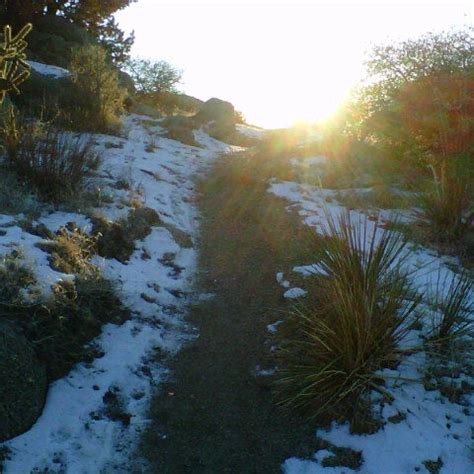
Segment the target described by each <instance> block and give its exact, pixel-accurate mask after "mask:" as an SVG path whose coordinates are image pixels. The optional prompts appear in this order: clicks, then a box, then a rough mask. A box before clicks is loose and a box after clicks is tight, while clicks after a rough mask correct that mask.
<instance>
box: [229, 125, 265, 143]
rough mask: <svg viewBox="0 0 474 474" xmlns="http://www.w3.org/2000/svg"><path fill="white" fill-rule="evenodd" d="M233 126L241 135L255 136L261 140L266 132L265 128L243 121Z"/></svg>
mask: <svg viewBox="0 0 474 474" xmlns="http://www.w3.org/2000/svg"><path fill="white" fill-rule="evenodd" d="M235 128H236V129H237V131H238V132H239V133H241V134H242V135H245V136H246V137H249V138H256V139H258V140H262V139H263V138H264V137H265V134H266V130H264V129H263V128H259V127H255V126H253V125H246V124H243V123H238V124H237V125H236V126H235Z"/></svg>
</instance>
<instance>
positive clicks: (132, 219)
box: [92, 207, 161, 263]
mask: <svg viewBox="0 0 474 474" xmlns="http://www.w3.org/2000/svg"><path fill="white" fill-rule="evenodd" d="M92 221H93V224H94V234H95V235H96V236H97V251H98V253H99V255H100V256H102V257H105V258H115V259H117V260H118V261H119V262H122V263H125V262H126V261H127V260H128V259H129V258H130V256H131V255H132V253H133V251H134V250H135V242H134V241H135V240H141V239H144V238H145V237H146V236H147V235H148V234H149V233H150V232H151V227H152V226H153V225H157V224H160V223H161V219H160V217H159V216H158V214H157V213H156V211H155V210H153V209H151V208H149V207H143V208H139V209H132V210H131V211H130V212H129V213H128V216H127V218H126V219H120V220H118V221H115V222H112V221H108V220H107V219H105V218H103V217H94V218H93V219H92Z"/></svg>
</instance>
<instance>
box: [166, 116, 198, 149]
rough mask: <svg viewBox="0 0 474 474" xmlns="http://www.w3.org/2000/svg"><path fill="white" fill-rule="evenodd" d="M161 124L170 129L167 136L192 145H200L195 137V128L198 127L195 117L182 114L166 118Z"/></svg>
mask: <svg viewBox="0 0 474 474" xmlns="http://www.w3.org/2000/svg"><path fill="white" fill-rule="evenodd" d="M160 125H162V126H163V127H165V128H166V129H167V130H168V131H167V133H166V137H167V138H170V139H171V140H177V141H179V142H181V143H184V144H186V145H191V146H199V144H198V143H197V142H196V140H195V138H194V133H193V130H194V129H195V128H197V126H196V124H195V123H194V121H193V119H192V118H190V117H184V116H182V115H174V116H171V117H167V118H165V119H164V120H163V121H162V122H161V123H160Z"/></svg>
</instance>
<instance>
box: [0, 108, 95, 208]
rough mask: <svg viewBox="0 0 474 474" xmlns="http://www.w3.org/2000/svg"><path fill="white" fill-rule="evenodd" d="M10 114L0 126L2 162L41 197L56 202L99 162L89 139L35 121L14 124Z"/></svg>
mask: <svg viewBox="0 0 474 474" xmlns="http://www.w3.org/2000/svg"><path fill="white" fill-rule="evenodd" d="M12 114H13V112H12V113H11V114H9V118H8V119H7V120H6V121H5V122H4V126H3V127H2V129H1V130H0V132H1V135H2V139H3V143H4V146H5V148H6V152H7V153H6V165H7V166H8V167H9V168H10V169H12V170H13V171H15V172H16V174H17V175H18V176H19V178H21V179H23V180H26V181H27V182H28V183H29V184H31V185H32V186H33V187H34V189H35V190H36V191H37V193H38V195H39V197H40V198H41V199H43V200H45V201H52V202H59V201H61V200H62V199H64V198H66V197H68V196H70V195H72V194H73V193H74V192H76V191H78V190H79V189H81V187H82V185H83V184H84V181H85V179H86V177H87V175H88V174H89V173H90V172H91V171H93V170H94V169H96V168H97V167H98V166H99V162H100V160H99V157H98V156H97V155H96V154H94V153H93V152H92V141H91V140H87V139H86V138H85V137H84V136H73V135H72V134H70V133H67V132H62V131H59V130H57V129H56V128H55V127H53V126H52V125H50V124H41V123H39V122H37V121H29V122H26V123H25V124H22V125H18V124H17V122H16V119H15V116H14V115H12Z"/></svg>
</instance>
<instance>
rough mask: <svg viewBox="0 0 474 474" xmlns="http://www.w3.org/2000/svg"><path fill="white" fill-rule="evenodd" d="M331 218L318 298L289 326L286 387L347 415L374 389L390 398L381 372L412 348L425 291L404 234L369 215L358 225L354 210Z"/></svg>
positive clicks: (325, 411)
mask: <svg viewBox="0 0 474 474" xmlns="http://www.w3.org/2000/svg"><path fill="white" fill-rule="evenodd" d="M326 219H327V225H324V226H323V229H322V238H318V239H317V242H316V245H315V247H316V249H315V254H316V255H315V256H316V257H317V259H318V268H319V270H320V273H321V274H320V276H317V277H315V294H316V295H317V301H318V304H317V305H316V306H314V307H311V308H305V307H299V308H296V309H295V310H294V311H293V313H292V314H291V315H290V317H289V318H288V320H287V321H286V322H285V324H284V325H283V328H282V340H281V348H280V353H279V354H280V358H281V361H282V364H283V369H282V371H281V379H280V381H279V385H278V386H279V387H280V389H281V390H282V394H283V400H282V403H283V404H288V405H291V406H294V407H296V408H299V409H303V410H305V411H307V412H309V414H310V415H311V416H319V415H330V416H333V415H334V416H336V417H338V418H343V417H344V416H350V415H351V412H353V411H354V407H357V406H362V405H363V403H362V402H363V401H364V398H365V397H366V396H367V394H368V393H369V392H370V391H371V390H375V391H378V392H380V393H382V394H384V395H385V396H387V397H388V398H390V396H389V395H388V394H387V393H386V391H385V390H384V389H383V385H384V381H383V376H382V375H380V374H378V373H377V371H378V370H380V369H383V368H385V367H393V366H394V364H397V363H398V362H399V360H400V358H401V356H402V354H403V353H404V351H403V349H402V348H401V347H400V345H399V343H400V342H401V341H403V339H404V337H405V335H406V334H407V332H408V331H409V328H410V326H411V324H413V322H414V321H416V319H417V316H416V314H415V309H416V307H417V305H418V297H416V296H415V294H414V292H413V290H412V287H411V285H410V283H409V279H408V276H407V275H406V274H405V273H404V272H403V271H402V269H401V267H400V265H401V264H402V263H403V261H404V259H405V256H406V255H407V254H406V242H405V240H404V239H403V238H402V236H401V235H400V234H398V233H394V232H390V231H387V230H382V229H380V228H379V227H378V225H374V226H373V230H370V227H369V226H370V224H369V221H368V220H367V219H364V220H359V222H358V223H356V224H353V223H352V222H351V217H350V214H349V213H347V214H341V215H340V216H339V217H338V218H337V219H336V218H333V217H332V216H330V215H326ZM352 414H353V413H352Z"/></svg>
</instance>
